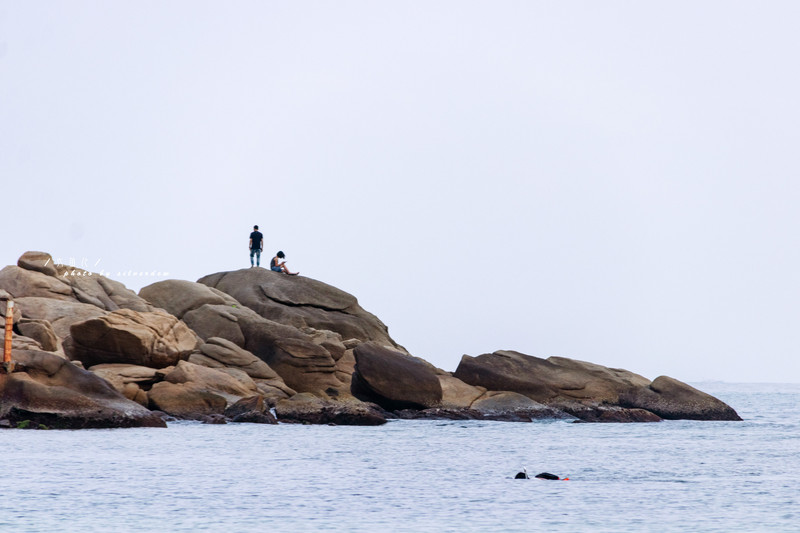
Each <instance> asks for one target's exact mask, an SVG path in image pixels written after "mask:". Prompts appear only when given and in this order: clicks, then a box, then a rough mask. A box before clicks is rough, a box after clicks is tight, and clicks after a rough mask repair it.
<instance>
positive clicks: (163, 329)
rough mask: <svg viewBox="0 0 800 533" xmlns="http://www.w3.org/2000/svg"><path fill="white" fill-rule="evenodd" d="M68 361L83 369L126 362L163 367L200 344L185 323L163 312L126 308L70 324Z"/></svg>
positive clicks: (179, 358)
mask: <svg viewBox="0 0 800 533" xmlns="http://www.w3.org/2000/svg"><path fill="white" fill-rule="evenodd" d="M70 334H71V336H72V343H71V344H70V345H69V346H68V348H67V355H69V357H70V358H71V359H75V360H78V361H82V362H83V363H84V365H85V366H93V365H99V364H103V363H128V364H133V365H142V366H149V367H153V368H163V367H165V366H169V365H175V364H177V363H178V361H180V360H181V359H185V358H187V357H188V356H189V354H190V353H192V352H193V351H194V350H195V349H196V348H197V347H198V346H199V344H200V342H199V339H198V338H197V336H196V335H195V333H194V332H193V331H192V330H190V329H189V328H188V327H187V326H186V324H184V323H183V322H181V321H179V320H178V319H177V318H175V317H174V316H172V315H170V314H167V313H165V312H163V311H153V312H149V313H140V312H137V311H131V310H129V309H121V310H118V311H113V312H111V313H108V314H106V315H103V316H101V317H98V318H92V319H89V320H86V321H85V322H79V323H77V324H73V325H72V326H71V327H70Z"/></svg>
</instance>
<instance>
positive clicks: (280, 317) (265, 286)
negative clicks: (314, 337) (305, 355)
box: [198, 268, 402, 350]
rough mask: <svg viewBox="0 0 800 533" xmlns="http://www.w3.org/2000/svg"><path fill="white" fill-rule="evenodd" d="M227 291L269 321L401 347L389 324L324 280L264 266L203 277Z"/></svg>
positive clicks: (211, 285)
mask: <svg viewBox="0 0 800 533" xmlns="http://www.w3.org/2000/svg"><path fill="white" fill-rule="evenodd" d="M198 281H199V282H200V283H203V284H205V285H208V286H209V287H214V288H216V289H219V290H221V291H222V292H225V293H227V294H229V295H231V296H232V297H234V298H235V299H236V300H237V301H239V302H241V304H243V305H245V306H247V307H249V308H250V309H252V310H253V311H255V312H256V313H258V314H259V315H260V316H262V317H264V318H267V319H269V320H272V321H275V322H279V323H281V324H286V325H290V326H293V327H295V328H303V327H311V328H314V329H316V330H324V331H334V332H336V333H338V334H339V335H341V336H342V338H343V339H353V338H355V339H359V340H361V341H362V342H367V341H373V342H376V343H378V344H380V345H382V346H390V347H393V348H395V349H398V350H402V348H401V347H400V346H398V345H397V344H396V343H395V342H394V341H393V340H392V338H391V337H390V336H389V331H388V329H387V328H386V326H385V325H384V324H383V322H381V321H380V320H379V319H378V318H377V317H376V316H375V315H373V314H371V313H368V312H367V311H365V310H364V309H362V308H361V306H360V305H358V301H357V300H356V298H355V297H354V296H352V295H350V294H348V293H346V292H344V291H341V290H339V289H337V288H336V287H332V286H330V285H327V284H325V283H322V282H320V281H317V280H314V279H311V278H306V277H303V276H287V275H285V274H280V273H278V272H272V271H270V270H266V269H263V268H248V269H242V270H236V271H233V272H219V273H217V274H211V275H209V276H205V277H203V278H200V279H199V280H198Z"/></svg>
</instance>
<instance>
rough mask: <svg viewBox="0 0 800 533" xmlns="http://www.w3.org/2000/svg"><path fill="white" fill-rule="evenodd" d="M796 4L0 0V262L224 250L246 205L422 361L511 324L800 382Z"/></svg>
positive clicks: (606, 348)
mask: <svg viewBox="0 0 800 533" xmlns="http://www.w3.org/2000/svg"><path fill="white" fill-rule="evenodd" d="M797 20H800V3H797V2H794V1H785V2H784V1H767V2H749V1H748V2H742V1H735V0H734V1H730V0H725V1H699V2H698V1H674V2H635V1H604V2H596V1H572V2H558V1H535V0H532V1H506V0H499V1H492V2H486V1H480V2H479V1H471V0H458V1H430V2H419V1H411V2H372V1H340V2H323V1H318V2H306V1H300V2H277V1H260V0H259V1H241V0H233V1H228V2H202V1H171V2H160V1H153V0H145V1H117V2H104V1H93V2H87V1H70V2H61V1H59V2H55V1H37V2H23V1H9V0H0V183H1V184H2V193H1V196H2V198H3V204H4V206H3V211H2V215H1V216H2V218H3V220H4V222H3V231H2V235H3V238H2V245H0V266H2V265H8V264H16V261H17V259H18V257H19V256H20V255H21V254H22V253H23V252H25V251H27V250H40V251H46V252H49V253H50V254H52V255H53V257H54V258H56V259H59V260H61V262H63V263H64V264H69V263H74V264H75V265H76V266H79V267H81V266H82V267H84V268H88V269H89V270H92V271H94V272H100V273H104V274H107V275H109V277H111V278H112V279H117V280H118V281H121V282H123V283H125V284H126V285H127V286H128V287H129V288H131V289H133V290H137V291H138V290H139V289H140V288H141V287H143V286H145V285H148V284H150V283H154V282H156V281H162V280H164V279H186V280H197V279H198V278H200V277H202V276H204V275H206V274H210V273H214V272H220V271H228V270H235V269H239V268H245V267H249V256H248V250H247V244H248V237H249V233H250V231H251V229H252V226H253V225H254V224H258V225H259V226H260V228H261V231H262V233H264V235H265V248H266V251H265V253H266V258H264V261H265V262H266V261H268V260H269V258H270V257H272V255H273V254H274V252H275V251H277V250H283V251H284V252H285V253H286V258H287V265H288V267H289V268H290V269H292V270H299V271H300V273H301V275H306V276H309V277H312V278H315V279H318V280H320V281H324V282H326V283H329V284H331V285H334V286H336V287H338V288H340V289H342V290H345V291H347V292H349V293H351V294H353V295H354V296H356V297H357V298H358V300H359V303H360V304H361V305H362V307H364V308H365V309H367V310H368V311H370V312H372V313H374V314H375V315H377V316H378V317H379V318H380V319H381V320H382V321H383V322H384V323H385V324H386V325H387V326H388V327H389V333H390V334H391V335H392V337H393V338H394V339H395V340H396V341H397V342H398V343H400V344H401V345H403V346H404V347H405V348H406V349H408V350H409V351H410V352H411V353H412V354H413V355H416V356H419V357H422V358H424V359H427V360H428V361H430V362H432V363H434V364H436V365H437V366H439V367H440V368H443V369H445V370H450V371H453V370H455V369H456V367H457V365H458V362H459V361H460V360H461V357H462V355H464V354H467V355H472V356H477V355H480V354H483V353H490V352H493V351H495V350H516V351H519V352H522V353H526V354H529V355H535V356H538V357H549V356H553V355H557V356H563V357H570V358H575V359H580V360H585V361H591V362H594V363H598V364H601V365H605V366H609V367H616V368H625V369H628V370H631V371H633V372H636V373H639V374H641V375H643V376H645V377H648V378H650V379H654V378H655V377H657V376H659V375H669V376H672V377H675V378H677V379H680V380H683V381H691V382H695V381H705V380H720V381H732V382H800V360H799V359H798V357H797V355H798V349H799V347H800V328H798V324H800V251H798V242H797V240H798V239H797V231H798V227H799V225H798V223H800V212H799V211H798V209H797V206H798V205H800V158H798V148H797V147H798V145H800V142H799V141H800V133H799V132H798V127H799V126H798V125H800V104H798V94H800V71H798V69H797V68H796V64H797V58H798V57H800V34H798V32H797V31H796V21H797ZM134 273H135V274H136V275H134ZM141 274H144V275H141Z"/></svg>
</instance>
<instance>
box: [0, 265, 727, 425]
mask: <svg viewBox="0 0 800 533" xmlns="http://www.w3.org/2000/svg"><path fill="white" fill-rule="evenodd" d="M9 298H10V299H13V300H14V302H15V308H14V309H15V310H14V316H13V324H14V327H13V330H14V336H13V350H12V359H13V361H14V362H15V363H16V365H15V368H14V369H13V370H12V369H8V371H6V372H4V373H2V374H0V425H5V426H14V425H16V424H19V423H21V422H25V421H31V422H32V423H33V424H41V425H44V426H47V427H65V428H83V427H131V426H164V425H165V422H164V420H165V419H167V420H168V419H169V417H173V418H180V419H194V420H203V421H206V422H227V421H234V422H256V423H276V422H277V421H281V422H297V423H311V424H359V425H377V424H383V423H385V422H386V420H387V418H429V419H490V420H509V421H531V420H534V419H553V418H555V419H567V420H576V421H586V422H643V421H658V420H661V419H696V420H739V417H738V415H737V414H736V412H735V411H734V410H733V409H731V408H730V407H729V406H727V405H726V404H724V403H723V402H721V401H719V400H717V399H716V398H713V397H712V396H709V395H707V394H704V393H703V392H701V391H698V390H696V389H694V388H692V387H690V386H689V385H686V384H684V383H681V382H679V381H677V380H674V379H672V378H668V377H664V376H662V377H659V378H657V379H655V380H654V381H652V382H651V381H649V380H648V379H646V378H644V377H642V376H639V375H636V374H634V373H631V372H628V371H625V370H618V369H610V368H606V367H603V366H600V365H595V364H591V363H586V362H582V361H576V360H572V359H566V358H560V357H551V358H549V359H540V358H537V357H532V356H529V355H524V354H521V353H518V352H511V351H498V352H495V353H492V354H484V355H480V356H477V357H470V356H467V355H465V356H464V357H463V358H462V360H461V363H460V364H459V365H458V368H457V369H456V371H455V372H453V373H450V372H446V371H444V370H441V369H438V368H436V367H435V366H433V365H431V364H430V363H428V362H427V361H425V360H423V359H420V358H418V357H414V356H412V355H411V354H409V353H408V351H407V350H405V349H404V348H403V347H402V346H400V345H398V344H397V343H396V342H395V341H394V340H393V339H392V338H391V337H390V336H389V333H388V329H387V327H386V326H385V325H384V324H383V323H382V322H381V321H380V320H379V319H378V318H377V317H375V316H374V315H372V314H370V313H368V312H367V311H365V310H364V309H362V308H361V306H359V304H358V302H357V300H356V298H354V297H353V296H352V295H350V294H347V293H345V292H343V291H340V290H339V289H336V288H335V287H332V286H330V285H326V284H325V283H322V282H319V281H316V280H313V279H310V278H305V277H300V276H296V277H295V276H286V275H282V274H279V273H275V272H272V271H269V270H266V269H262V268H250V269H243V270H238V271H233V272H221V273H217V274H212V275H210V276H206V277H204V278H201V279H200V280H198V282H189V281H181V280H167V281H160V282H157V283H154V284H152V285H149V286H147V287H144V288H143V289H142V290H141V291H140V292H139V294H136V293H134V292H133V291H131V290H129V289H127V288H126V287H125V286H124V285H122V284H121V283H119V282H116V281H114V280H111V279H108V278H105V277H103V276H100V275H98V274H93V273H90V272H87V271H83V270H80V269H75V268H73V267H66V266H63V265H54V264H53V260H52V257H50V256H49V255H48V254H46V253H42V252H27V253H25V254H24V255H23V256H22V257H21V258H20V259H19V261H18V263H17V265H15V266H14V265H12V266H7V267H5V268H4V269H3V270H0V300H3V299H9ZM0 311H2V312H3V313H5V303H3V302H0Z"/></svg>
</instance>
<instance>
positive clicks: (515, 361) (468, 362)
mask: <svg viewBox="0 0 800 533" xmlns="http://www.w3.org/2000/svg"><path fill="white" fill-rule="evenodd" d="M453 375H454V376H455V377H457V378H458V379H460V380H462V381H464V382H465V383H469V384H470V385H476V386H480V387H485V388H486V389H488V390H494V391H512V392H518V393H520V394H524V395H525V396H527V397H528V398H530V399H532V400H534V401H537V402H540V403H545V404H546V403H548V402H554V401H584V400H586V401H592V402H607V403H611V404H617V403H619V395H620V393H621V392H623V391H628V390H629V389H631V388H635V387H640V386H644V385H648V384H649V383H650V381H649V380H647V379H646V378H643V377H642V376H639V375H637V374H634V373H632V372H628V371H625V370H618V369H611V368H606V367H604V366H600V365H596V364H593V363H587V362H584V361H576V360H574V359H567V358H564V357H550V358H549V359H541V358H539V357H533V356H530V355H525V354H522V353H519V352H513V351H497V352H494V353H491V354H484V355H479V356H478V357H470V356H468V355H465V356H463V357H462V358H461V362H460V363H459V365H458V368H457V369H456V371H455V373H454V374H453Z"/></svg>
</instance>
